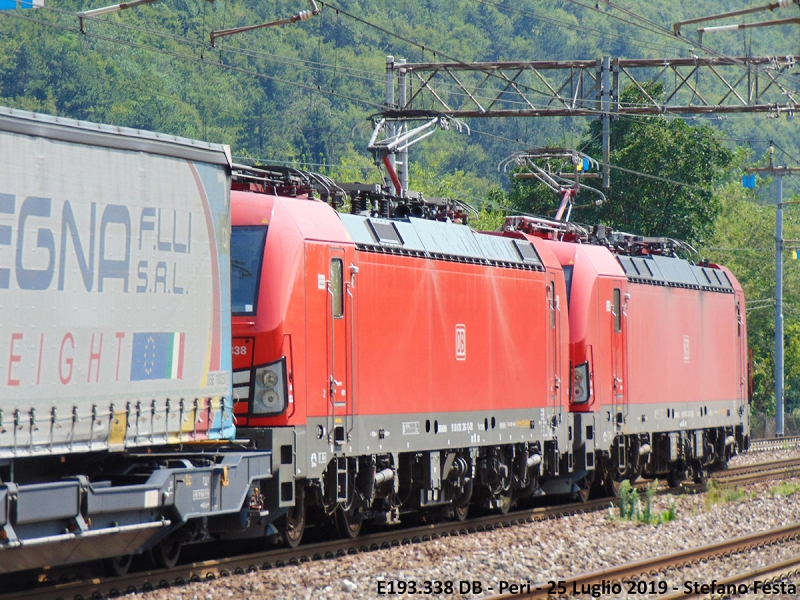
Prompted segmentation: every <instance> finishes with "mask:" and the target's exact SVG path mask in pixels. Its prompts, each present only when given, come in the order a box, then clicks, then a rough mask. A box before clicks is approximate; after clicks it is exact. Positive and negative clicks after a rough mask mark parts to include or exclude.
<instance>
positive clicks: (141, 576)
mask: <svg viewBox="0 0 800 600" xmlns="http://www.w3.org/2000/svg"><path fill="white" fill-rule="evenodd" d="M793 476H800V459H789V460H783V461H776V462H774V463H768V464H764V463H762V464H760V465H749V466H743V467H736V468H731V469H728V470H725V471H720V472H718V473H715V474H714V477H713V479H714V480H716V481H719V482H720V484H721V485H725V486H727V485H737V484H744V483H751V482H754V481H758V480H763V479H769V478H779V477H780V478H788V477H793ZM649 484H650V482H649V481H646V480H644V481H642V480H640V481H639V482H637V487H646V486H647V485H649ZM703 491H705V485H704V484H693V483H688V482H685V483H684V484H683V485H682V486H681V487H680V488H673V489H670V488H667V487H663V488H661V489H660V490H659V493H661V494H666V493H701V492H703ZM610 502H611V500H609V498H600V499H596V500H589V501H587V502H583V503H571V504H563V505H560V506H550V507H537V508H530V509H526V510H518V511H514V512H511V513H509V514H506V515H501V514H492V515H486V516H481V517H478V518H474V519H469V520H467V521H464V522H462V523H459V522H455V521H447V522H439V523H431V524H425V525H421V526H417V527H412V528H407V529H403V530H399V531H398V530H386V531H381V532H375V533H371V534H367V535H363V536H361V537H359V538H357V539H355V540H343V539H337V540H330V541H325V542H319V543H313V544H305V545H302V546H300V547H299V548H297V549H294V550H287V549H285V548H280V549H273V550H268V551H260V552H253V553H249V554H243V555H239V556H231V557H224V558H215V559H209V560H199V561H197V562H192V563H187V564H182V565H178V566H176V567H175V568H173V569H169V570H144V571H137V572H132V573H130V574H128V575H125V576H123V577H116V578H108V577H104V576H101V575H98V574H95V573H91V572H86V573H84V574H83V576H81V577H80V578H78V579H77V580H66V579H65V580H64V581H60V580H59V575H58V573H55V572H53V573H51V574H49V575H48V576H47V577H46V578H45V580H44V581H42V582H40V583H39V584H38V585H36V586H35V587H34V588H33V589H28V590H25V591H19V592H12V593H6V594H3V593H0V600H33V599H35V600H89V599H92V600H95V599H96V600H100V599H104V598H115V597H119V596H122V595H124V594H129V593H134V592H143V591H144V592H147V591H152V590H155V589H161V588H171V587H176V586H183V585H185V584H187V583H190V582H199V581H204V580H214V579H218V578H222V577H229V576H232V575H237V574H244V573H248V572H255V571H266V570H271V569H274V568H280V567H284V566H286V565H299V564H302V563H307V562H310V561H319V560H326V559H334V558H336V557H340V556H345V555H348V554H358V553H362V552H371V551H377V550H381V549H388V548H391V547H398V546H405V545H409V544H416V543H421V542H426V541H429V540H435V539H440V538H447V537H452V536H459V535H469V534H471V533H476V532H484V531H494V530H495V529H500V528H507V527H514V526H516V525H520V524H524V523H532V522H535V521H542V520H546V519H554V518H559V517H562V516H567V515H574V514H579V513H587V512H594V511H600V510H607V509H608V506H609V503H610Z"/></svg>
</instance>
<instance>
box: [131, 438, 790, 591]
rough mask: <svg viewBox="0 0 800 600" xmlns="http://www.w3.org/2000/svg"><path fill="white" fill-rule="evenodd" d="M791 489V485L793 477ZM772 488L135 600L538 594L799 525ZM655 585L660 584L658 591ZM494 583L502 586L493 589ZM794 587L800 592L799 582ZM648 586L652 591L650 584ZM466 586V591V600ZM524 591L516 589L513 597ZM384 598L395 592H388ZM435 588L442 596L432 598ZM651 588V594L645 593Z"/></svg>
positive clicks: (741, 567)
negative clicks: (569, 580) (665, 515)
mask: <svg viewBox="0 0 800 600" xmlns="http://www.w3.org/2000/svg"><path fill="white" fill-rule="evenodd" d="M785 458H800V449H796V448H791V449H783V450H779V451H771V452H760V453H758V454H755V453H754V454H752V455H749V456H744V457H736V458H734V460H733V461H731V466H732V467H733V466H739V465H742V464H752V463H754V462H764V461H772V460H779V459H785ZM790 482H793V483H796V484H800V479H795V480H790ZM778 483H779V482H777V481H775V482H762V483H757V484H750V485H747V486H744V487H742V490H743V492H744V497H743V498H741V499H735V500H729V501H725V500H723V499H720V500H718V501H717V502H711V498H710V496H709V495H707V494H700V495H695V496H680V497H672V498H670V497H665V496H659V497H656V498H655V499H654V508H655V510H658V511H662V510H665V509H666V508H667V503H668V502H674V503H675V505H676V510H677V517H676V519H675V520H673V521H670V522H668V523H665V524H662V525H659V526H651V525H643V524H637V523H632V522H627V521H621V520H619V519H618V518H610V512H612V513H613V514H614V515H616V514H617V511H616V510H614V511H602V512H595V513H590V514H582V515H574V516H569V517H562V518H558V519H553V520H549V521H540V522H536V523H529V524H524V525H519V526H516V527H511V528H507V529H501V530H495V531H492V532H486V533H476V534H472V535H464V536H457V537H450V538H445V539H438V540H433V541H430V542H425V543H421V544H412V545H409V546H402V547H398V548H392V549H388V550H381V551H376V552H368V553H362V554H358V555H351V556H345V557H341V558H337V559H334V560H325V561H318V562H311V563H304V564H302V565H300V566H289V567H284V568H280V569H272V570H269V571H259V572H256V573H248V574H245V575H235V576H231V577H226V578H221V579H217V580H215V581H210V582H202V583H194V584H189V585H187V586H184V587H174V588H171V589H167V590H157V591H154V592H151V593H148V594H144V595H143V596H142V597H143V598H144V600H223V599H225V600H227V599H231V600H260V599H262V598H281V599H283V598H285V599H308V600H312V599H314V600H316V599H318V598H320V599H331V600H339V599H341V600H344V599H350V598H400V597H437V598H481V597H486V596H491V595H494V594H499V593H501V591H502V592H508V591H514V590H509V588H508V586H509V585H511V584H515V585H519V586H526V585H528V584H531V585H532V586H533V587H536V586H537V585H538V587H547V586H548V582H550V581H552V582H558V581H559V579H563V578H565V577H569V576H571V575H577V574H580V573H585V572H589V571H596V570H599V569H603V568H608V567H612V566H617V565H621V564H626V563H631V562H636V561H639V560H642V559H645V558H650V557H653V556H658V555H664V554H669V553H672V552H678V551H681V550H686V549H688V548H692V547H697V546H702V545H706V544H711V543H714V542H721V541H724V540H726V539H730V538H733V537H739V536H744V535H748V534H752V533H756V532H759V531H765V530H768V529H773V528H775V527H781V526H785V525H789V524H792V523H796V522H798V521H800V492H796V493H794V494H791V495H788V496H782V495H776V494H774V493H773V490H774V487H775V486H776V485H777V484H778ZM798 553H800V542H795V543H792V544H785V545H779V546H771V547H768V548H765V549H763V550H760V551H759V552H758V553H753V554H747V555H745V554H739V555H734V556H732V557H730V558H727V559H724V560H713V561H709V562H707V563H705V564H698V565H694V566H692V567H691V568H687V569H681V570H676V571H670V572H668V573H667V574H666V575H658V576H656V577H654V578H652V579H642V583H640V584H639V586H638V589H637V590H634V591H633V593H627V592H628V587H627V586H624V587H623V589H622V590H621V591H620V590H617V589H614V590H608V589H606V590H602V589H596V590H584V591H583V592H581V591H580V590H578V593H574V592H573V590H571V589H568V590H566V591H567V593H565V594H563V595H561V597H569V598H587V599H589V598H603V599H605V600H609V599H612V598H623V597H624V598H657V597H659V595H663V594H659V593H658V592H660V591H661V590H662V589H663V588H664V586H665V585H666V586H667V588H668V590H669V593H674V592H673V589H674V588H676V587H677V588H678V591H683V590H684V589H685V588H684V586H685V585H686V582H689V583H690V584H693V583H695V582H696V583H697V584H699V585H703V584H710V583H711V582H712V581H713V580H716V581H719V580H721V579H724V578H725V577H728V576H730V575H732V574H735V573H740V572H743V571H745V570H751V569H754V568H757V567H758V566H760V565H762V564H774V563H776V562H779V561H781V560H784V559H786V558H787V557H790V556H796V555H797V554H798ZM662 581H663V582H665V583H664V584H662V583H661V582H662ZM400 582H403V583H400ZM411 582H413V585H414V586H415V588H414V591H415V592H416V593H415V594H413V595H411V594H408V593H406V594H398V593H396V592H397V591H398V590H399V589H403V590H404V591H406V592H408V591H411V586H412V583H411ZM426 582H428V583H427V584H426ZM478 583H479V584H480V587H478V586H477V584H478ZM503 583H505V584H506V585H505V586H504V587H503V589H502V590H501V584H503ZM794 583H795V584H798V585H800V580H797V581H795V582H794ZM451 584H452V586H451ZM651 585H652V586H653V587H649V586H651ZM467 589H469V593H466V590H467ZM524 589H525V588H524V587H521V588H518V590H521V591H524ZM451 590H452V591H451ZM479 590H480V591H479ZM392 591H394V592H395V593H394V594H390V593H388V592H392ZM426 591H428V592H429V593H425V592H426ZM437 591H441V593H439V594H436V593H435V592H437ZM618 591H619V593H617V592H618ZM651 591H655V592H656V593H655V594H650V593H648V592H651ZM381 592H383V593H381ZM448 592H449V593H448ZM462 592H463V593H462ZM751 592H752V589H751ZM554 597H556V596H554ZM711 597H713V596H711ZM720 597H722V596H720ZM743 597H746V598H759V597H764V598H797V597H798V594H788V595H787V594H770V595H765V594H763V593H748V594H747V595H745V596H743Z"/></svg>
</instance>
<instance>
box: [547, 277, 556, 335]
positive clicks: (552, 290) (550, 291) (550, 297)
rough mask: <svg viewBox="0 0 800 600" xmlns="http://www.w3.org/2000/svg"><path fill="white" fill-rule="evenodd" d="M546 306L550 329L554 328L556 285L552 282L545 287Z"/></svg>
mask: <svg viewBox="0 0 800 600" xmlns="http://www.w3.org/2000/svg"><path fill="white" fill-rule="evenodd" d="M547 304H548V306H549V310H550V329H555V328H556V284H555V283H553V282H552V281H551V282H550V284H549V285H548V286H547Z"/></svg>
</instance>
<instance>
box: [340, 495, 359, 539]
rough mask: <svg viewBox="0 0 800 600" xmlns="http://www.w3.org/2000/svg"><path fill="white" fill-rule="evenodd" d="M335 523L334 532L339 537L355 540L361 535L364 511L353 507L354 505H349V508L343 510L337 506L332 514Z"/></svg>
mask: <svg viewBox="0 0 800 600" xmlns="http://www.w3.org/2000/svg"><path fill="white" fill-rule="evenodd" d="M334 520H335V521H336V530H337V531H338V532H339V536H341V537H343V538H345V539H350V540H352V539H355V538H357V537H358V534H360V533H361V525H362V524H363V523H364V511H362V510H361V507H360V506H355V503H352V504H351V505H350V508H347V509H346V508H345V507H344V506H342V505H339V506H338V508H337V509H336V513H335V514H334Z"/></svg>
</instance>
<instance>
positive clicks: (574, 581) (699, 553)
mask: <svg viewBox="0 0 800 600" xmlns="http://www.w3.org/2000/svg"><path fill="white" fill-rule="evenodd" d="M788 540H800V523H797V524H794V525H788V526H786V527H779V528H776V529H770V530H769V531H762V532H759V533H754V534H751V535H746V536H743V537H738V538H735V539H732V540H725V541H723V542H717V543H715V544H709V545H707V546H701V547H699V548H691V549H689V550H684V551H681V552H674V553H672V554H666V555H662V556H657V557H655V558H648V559H645V560H640V561H637V562H635V563H629V564H626V565H620V566H617V567H610V568H607V569H599V570H597V571H592V572H590V573H583V574H579V575H573V576H571V577H565V578H563V579H561V580H559V581H558V583H559V584H561V585H563V586H564V587H565V588H566V592H565V593H566V594H567V595H570V594H571V592H572V590H575V589H578V590H580V589H582V588H583V587H585V586H591V585H593V584H598V583H601V582H611V583H614V582H622V581H625V580H631V579H632V578H635V577H641V576H651V575H652V574H657V573H665V572H666V571H667V569H670V568H682V567H685V566H691V565H692V564H693V563H697V562H699V561H704V560H708V559H709V558H713V557H717V556H725V555H730V554H732V553H739V552H745V551H751V550H753V549H755V548H758V547H759V546H763V545H765V544H774V543H778V542H783V541H788ZM531 587H532V588H534V587H535V589H531V591H530V592H526V593H519V594H499V595H496V596H490V597H489V598H490V599H491V600H509V599H511V598H525V599H533V600H536V599H539V598H542V599H544V598H548V597H549V594H548V592H549V591H550V590H551V587H550V586H549V585H547V584H543V583H539V584H536V585H534V584H532V585H531ZM680 589H682V588H676V587H673V589H672V590H670V591H672V592H678V591H679V590H680ZM707 595H708V594H706V596H707ZM670 597H672V598H686V597H687V596H686V595H684V594H675V595H674V596H670ZM659 598H662V599H664V598H667V596H659Z"/></svg>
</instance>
